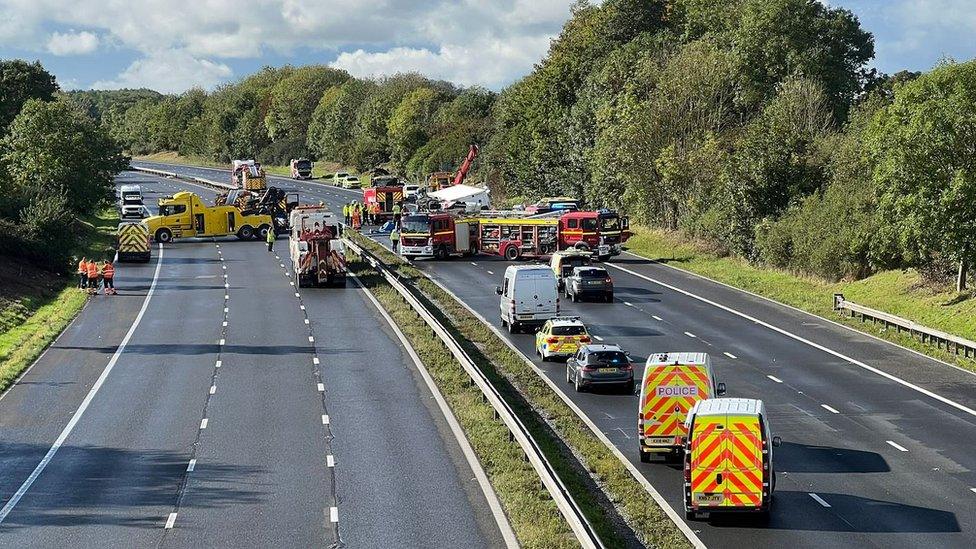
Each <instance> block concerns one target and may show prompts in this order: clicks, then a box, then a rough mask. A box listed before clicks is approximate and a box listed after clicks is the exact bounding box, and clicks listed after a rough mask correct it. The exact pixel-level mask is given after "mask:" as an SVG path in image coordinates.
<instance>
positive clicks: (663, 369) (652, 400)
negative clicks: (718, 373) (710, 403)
mask: <svg viewBox="0 0 976 549" xmlns="http://www.w3.org/2000/svg"><path fill="white" fill-rule="evenodd" d="M642 393H643V395H644V401H643V402H642V403H641V414H642V419H643V425H644V433H643V434H644V437H645V443H646V444H647V445H648V446H680V445H681V444H682V443H683V439H684V437H685V436H686V435H687V433H686V432H685V418H686V417H687V416H688V410H691V407H692V406H694V405H695V403H696V402H698V401H699V400H704V399H706V398H708V397H709V396H710V395H711V379H710V378H709V375H708V369H707V368H706V367H705V365H704V364H694V365H681V364H667V365H660V366H653V365H652V366H651V367H650V368H648V369H647V370H646V371H645V372H644V388H643V391H642Z"/></svg>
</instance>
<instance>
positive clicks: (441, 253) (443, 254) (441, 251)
mask: <svg viewBox="0 0 976 549" xmlns="http://www.w3.org/2000/svg"><path fill="white" fill-rule="evenodd" d="M434 258H435V259H439V260H441V261H443V260H445V259H447V258H448V253H447V246H443V245H441V246H438V247H437V250H436V251H435V252H434Z"/></svg>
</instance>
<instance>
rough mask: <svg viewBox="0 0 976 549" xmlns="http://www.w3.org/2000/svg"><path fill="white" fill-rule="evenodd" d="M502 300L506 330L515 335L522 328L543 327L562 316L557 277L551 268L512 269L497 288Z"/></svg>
mask: <svg viewBox="0 0 976 549" xmlns="http://www.w3.org/2000/svg"><path fill="white" fill-rule="evenodd" d="M495 293H496V294H498V295H500V296H501V300H500V303H499V310H500V311H499V312H500V316H501V319H502V326H508V331H509V332H512V333H515V332H517V331H518V330H519V329H520V328H521V327H522V326H526V325H528V326H535V327H539V326H542V325H543V324H545V322H546V321H547V320H549V319H550V318H553V317H555V316H558V315H559V293H558V291H557V290H556V275H555V274H553V272H552V269H551V268H550V267H549V266H548V265H511V266H509V267H508V268H507V269H505V279H504V281H503V283H502V285H501V286H496V287H495Z"/></svg>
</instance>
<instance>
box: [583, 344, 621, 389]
mask: <svg viewBox="0 0 976 549" xmlns="http://www.w3.org/2000/svg"><path fill="white" fill-rule="evenodd" d="M566 382H567V383H572V384H573V386H574V387H575V388H576V391H577V392H580V391H584V390H586V389H590V388H592V387H595V386H597V385H612V386H615V387H620V388H622V389H623V390H624V391H625V392H627V393H633V392H634V365H633V363H631V361H630V356H628V355H627V353H625V352H624V351H623V350H622V349H621V348H620V347H619V346H617V345H584V346H582V347H580V349H579V351H577V352H576V354H575V355H573V356H572V357H570V358H569V360H567V361H566Z"/></svg>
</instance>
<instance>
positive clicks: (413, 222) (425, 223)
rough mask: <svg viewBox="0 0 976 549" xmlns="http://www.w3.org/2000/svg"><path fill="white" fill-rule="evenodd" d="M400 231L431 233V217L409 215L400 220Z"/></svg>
mask: <svg viewBox="0 0 976 549" xmlns="http://www.w3.org/2000/svg"><path fill="white" fill-rule="evenodd" d="M400 231H401V232H404V233H423V234H428V233H430V218H429V217H427V216H425V215H408V216H407V217H404V218H403V220H402V221H401V222H400Z"/></svg>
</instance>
